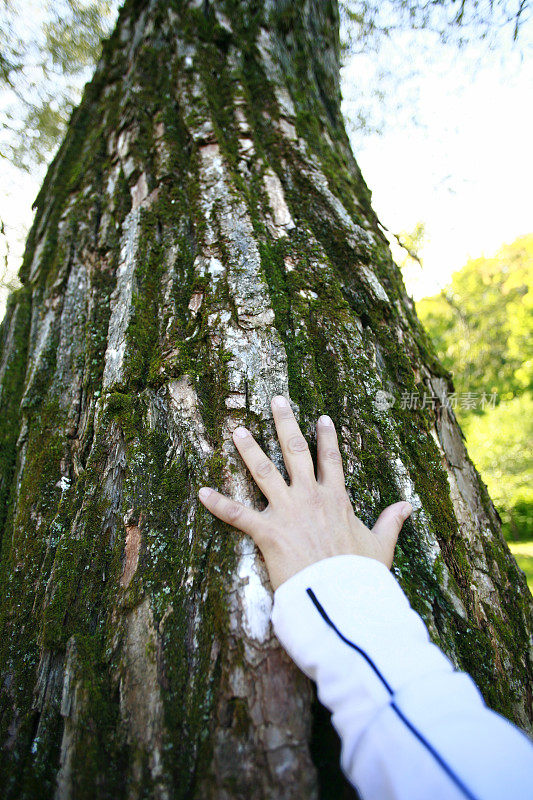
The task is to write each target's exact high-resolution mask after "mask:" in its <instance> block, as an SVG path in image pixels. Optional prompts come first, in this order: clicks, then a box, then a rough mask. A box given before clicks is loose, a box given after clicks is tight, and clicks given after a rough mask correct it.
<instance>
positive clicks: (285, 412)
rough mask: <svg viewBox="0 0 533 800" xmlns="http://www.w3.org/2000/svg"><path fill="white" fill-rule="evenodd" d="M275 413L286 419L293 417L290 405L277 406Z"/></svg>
mask: <svg viewBox="0 0 533 800" xmlns="http://www.w3.org/2000/svg"><path fill="white" fill-rule="evenodd" d="M276 413H277V415H278V417H279V419H285V420H287V419H293V417H294V414H293V413H292V409H291V408H290V406H284V407H283V408H279V409H278V410H277V412H276Z"/></svg>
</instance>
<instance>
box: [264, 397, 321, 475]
mask: <svg viewBox="0 0 533 800" xmlns="http://www.w3.org/2000/svg"><path fill="white" fill-rule="evenodd" d="M272 414H273V416H274V423H275V425H276V431H277V433H278V439H279V443H280V446H281V452H282V453H283V460H284V461H285V466H286V467H287V472H288V473H289V477H290V479H291V482H292V483H295V482H301V483H309V482H314V481H315V468H314V466H313V459H312V458H311V453H310V452H309V446H308V444H307V442H306V440H305V438H304V437H303V436H302V432H301V430H300V428H299V426H298V423H297V422H296V418H295V416H294V414H293V413H292V409H291V407H290V405H289V403H288V401H287V400H286V399H285V398H284V397H282V396H281V395H277V396H276V397H273V398H272Z"/></svg>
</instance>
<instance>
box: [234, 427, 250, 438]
mask: <svg viewBox="0 0 533 800" xmlns="http://www.w3.org/2000/svg"><path fill="white" fill-rule="evenodd" d="M233 435H234V436H235V437H236V438H237V439H244V437H245V436H248V431H247V430H246V428H235V430H234V431H233Z"/></svg>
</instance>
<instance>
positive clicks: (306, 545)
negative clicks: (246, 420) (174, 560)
mask: <svg viewBox="0 0 533 800" xmlns="http://www.w3.org/2000/svg"><path fill="white" fill-rule="evenodd" d="M272 413H273V416H274V423H275V425H276V431H277V434H278V438H279V442H280V445H281V450H282V453H283V459H284V461H285V466H286V467H287V472H288V473H289V478H290V481H291V482H290V485H289V486H287V483H286V482H285V480H284V479H283V477H282V475H281V473H280V472H279V471H278V470H277V469H276V467H275V466H274V464H273V463H272V461H271V460H270V459H269V458H267V456H266V455H265V453H264V452H263V450H262V449H261V448H260V447H259V445H258V444H257V442H256V441H255V439H254V438H253V436H252V435H251V434H250V433H249V432H248V431H247V430H246V429H245V428H237V429H236V430H235V431H234V432H233V441H234V442H235V446H236V447H237V450H238V451H239V453H240V455H241V456H242V458H243V460H244V462H245V464H246V466H247V467H248V469H249V470H250V472H251V474H252V477H253V478H254V480H255V482H256V483H257V485H258V486H259V488H260V489H261V491H262V492H263V494H264V495H265V497H266V498H267V500H268V505H267V507H266V508H265V509H264V511H256V510H254V509H252V508H247V507H246V506H244V505H243V504H242V503H238V502H236V501H235V500H231V499H230V498H228V497H225V496H224V495H223V494H220V492H217V491H215V490H214V489H209V488H207V487H202V488H201V489H200V491H199V497H200V500H201V501H202V503H203V504H204V506H205V507H206V508H207V509H208V510H209V511H211V513H212V514H214V515H215V516H216V517H218V518H219V519H221V520H223V522H227V523H229V524H230V525H233V526H234V527H235V528H238V529H239V530H241V531H243V532H244V533H247V534H249V535H250V536H251V537H252V539H253V540H254V542H255V543H256V545H257V546H258V547H259V549H260V550H261V552H262V553H263V556H264V559H265V563H266V566H267V570H268V574H269V576H270V581H271V583H272V586H273V588H274V589H277V588H278V586H280V585H281V584H282V583H284V582H285V581H286V580H288V579H289V578H290V577H292V575H295V574H296V573H297V572H299V571H300V570H302V569H303V568H304V567H307V566H309V565H310V564H314V562H315V561H321V560H322V559H324V558H329V557H330V556H338V555H347V554H352V555H359V556H367V557H368V558H375V559H377V560H378V561H381V562H382V563H383V564H385V565H386V566H387V567H388V568H389V569H390V567H391V565H392V559H393V556H394V548H395V547H396V540H397V538H398V534H399V533H400V530H401V528H402V525H403V523H404V522H405V520H406V519H407V517H408V516H409V515H410V514H411V512H412V510H413V509H412V507H411V505H410V504H409V503H405V502H400V503H394V504H393V505H391V506H388V508H386V509H385V510H384V511H383V512H382V513H381V514H380V516H379V518H378V520H377V522H376V524H375V525H374V527H373V528H372V530H371V531H370V530H369V529H368V528H367V527H366V525H364V524H363V523H362V522H361V520H360V519H358V518H357V517H356V516H355V514H354V511H353V508H352V504H351V502H350V498H349V496H348V493H347V491H346V486H345V482H344V473H343V470H342V458H341V454H340V452H339V445H338V442H337V434H336V432H335V427H334V425H333V422H332V420H331V419H330V418H329V417H327V416H322V417H320V418H319V420H318V424H317V466H318V470H317V472H318V475H317V477H316V478H315V470H314V466H313V460H312V458H311V453H310V452H309V447H308V445H307V442H306V440H305V438H304V437H303V436H302V433H301V431H300V428H299V426H298V423H297V422H296V419H295V417H294V414H293V413H292V409H291V407H290V405H289V403H288V402H287V400H286V399H285V398H284V397H282V396H281V395H280V396H277V397H274V398H273V399H272Z"/></svg>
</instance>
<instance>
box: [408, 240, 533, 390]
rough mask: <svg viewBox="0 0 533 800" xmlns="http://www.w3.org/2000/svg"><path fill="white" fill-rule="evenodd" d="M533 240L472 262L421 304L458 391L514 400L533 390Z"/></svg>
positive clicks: (420, 312)
mask: <svg viewBox="0 0 533 800" xmlns="http://www.w3.org/2000/svg"><path fill="white" fill-rule="evenodd" d="M532 311H533V235H529V236H524V237H522V238H520V239H517V240H516V241H515V242H513V244H511V245H508V246H505V247H502V249H501V250H500V251H499V252H498V253H497V255H495V256H494V257H493V258H477V259H473V260H471V261H469V262H468V263H467V264H466V266H464V267H463V268H462V269H461V270H459V271H458V272H456V273H454V274H453V276H452V279H451V282H450V284H449V286H447V287H446V288H445V289H444V290H443V291H442V292H441V293H440V294H438V295H435V296H434V297H428V298H424V299H423V300H421V301H420V302H419V303H417V312H418V315H419V317H420V319H421V321H422V323H423V324H424V326H425V327H426V328H427V329H428V330H429V332H430V334H431V336H432V338H433V341H434V343H435V346H436V348H437V351H438V352H439V354H440V356H441V358H442V361H443V362H444V365H445V366H446V367H447V368H448V369H449V370H450V372H452V373H453V375H454V384H455V388H456V390H457V391H458V392H489V393H490V392H497V393H498V400H510V399H511V398H513V397H515V396H517V395H519V394H521V393H522V392H523V391H524V390H526V389H533V340H532V338H531V318H532Z"/></svg>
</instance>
